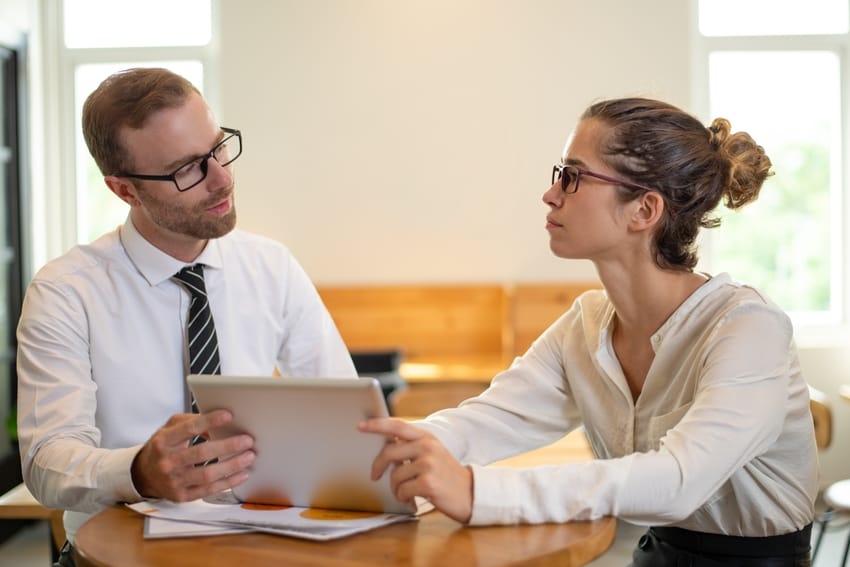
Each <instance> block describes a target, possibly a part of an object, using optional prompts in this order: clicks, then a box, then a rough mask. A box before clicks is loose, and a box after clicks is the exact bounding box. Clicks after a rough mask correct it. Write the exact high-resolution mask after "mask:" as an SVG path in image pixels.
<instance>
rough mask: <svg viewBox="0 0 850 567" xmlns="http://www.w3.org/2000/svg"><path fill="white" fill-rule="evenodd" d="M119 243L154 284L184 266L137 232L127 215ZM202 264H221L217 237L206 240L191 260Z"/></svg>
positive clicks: (216, 265) (145, 276) (213, 265)
mask: <svg viewBox="0 0 850 567" xmlns="http://www.w3.org/2000/svg"><path fill="white" fill-rule="evenodd" d="M120 236H121V245H122V246H123V247H124V250H125V251H126V252H127V256H129V257H130V261H131V262H133V264H134V265H135V266H136V269H137V270H139V273H141V274H142V277H144V278H145V279H146V280H147V282H148V283H149V284H150V285H152V286H156V285H159V284H160V283H162V282H164V281H165V280H168V279H170V278H171V276H173V275H174V274H176V273H177V272H178V271H180V269H181V268H183V267H184V266H186V264H185V263H184V262H181V261H180V260H178V259H176V258H174V257H172V256H169V255H168V254H166V253H165V252H163V251H162V250H160V249H159V248H157V247H156V246H154V245H153V244H151V243H150V242H148V241H147V240H145V237H143V236H142V235H141V234H139V231H138V230H136V226H135V225H134V224H133V221H132V220H131V219H130V217H129V215H128V216H127V220H126V221H125V222H124V226H122V227H121V231H120ZM192 263H193V264H203V265H204V266H206V267H209V268H214V269H218V268H221V266H222V258H221V247H220V245H219V242H218V239H215V238H212V239H210V240H208V241H207V245H206V246H205V247H204V251H203V252H201V255H200V256H198V258H197V259H196V260H195V261H194V262H192Z"/></svg>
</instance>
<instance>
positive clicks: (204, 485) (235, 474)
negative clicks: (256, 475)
mask: <svg viewBox="0 0 850 567" xmlns="http://www.w3.org/2000/svg"><path fill="white" fill-rule="evenodd" d="M232 419H233V416H232V415H231V414H230V412H228V411H226V410H215V411H212V412H210V413H205V414H178V415H174V416H172V417H171V419H169V420H168V422H167V423H166V424H165V425H164V426H162V427H161V428H160V429H158V430H157V431H156V433H154V434H153V436H151V438H150V439H148V441H147V443H145V444H144V445H143V446H142V449H141V450H140V451H139V452H138V454H137V455H136V458H135V459H134V460H133V465H132V467H131V471H130V472H131V474H132V477H133V484H134V485H135V487H136V490H137V491H138V492H139V494H141V495H142V496H144V497H145V498H165V499H168V500H172V501H174V502H187V501H189V500H196V499H198V498H203V497H204V496H209V495H210V494H216V493H219V492H221V491H223V490H227V489H228V488H232V487H234V486H236V485H238V484H242V483H243V482H245V481H246V480H247V479H248V472H247V471H246V469H247V468H248V467H250V466H251V465H252V464H253V463H254V458H255V454H254V451H253V450H252V449H253V446H254V440H253V439H252V438H251V436H250V435H236V436H233V437H228V438H226V439H219V440H216V441H207V442H206V443H200V444H197V445H192V446H190V445H189V443H190V442H191V440H192V439H194V438H195V437H196V436H198V435H201V436H203V435H205V434H206V432H207V431H209V430H210V429H215V428H216V427H221V426H223V425H226V424H228V423H230V421H231V420H232ZM215 459H217V460H218V461H217V462H214V463H212V464H207V465H205V466H197V465H198V463H207V462H208V461H211V460H215Z"/></svg>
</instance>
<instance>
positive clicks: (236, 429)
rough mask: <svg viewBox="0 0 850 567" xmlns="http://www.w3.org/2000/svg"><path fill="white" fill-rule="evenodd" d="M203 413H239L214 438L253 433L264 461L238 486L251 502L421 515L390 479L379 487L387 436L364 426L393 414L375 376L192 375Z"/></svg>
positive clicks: (191, 382)
mask: <svg viewBox="0 0 850 567" xmlns="http://www.w3.org/2000/svg"><path fill="white" fill-rule="evenodd" d="M187 380H188V383H189V388H190V389H191V391H192V394H193V395H194V396H195V400H196V401H197V403H198V407H199V408H200V410H201V411H202V412H204V411H211V410H213V409H217V408H225V409H228V410H230V412H231V413H232V414H233V422H232V423H231V424H230V425H229V426H227V427H226V428H221V429H217V430H215V431H211V432H210V435H211V436H212V437H213V438H221V437H224V436H228V435H234V434H237V433H243V432H244V433H248V434H249V435H251V436H252V437H253V438H254V450H255V451H256V453H257V458H256V461H255V462H254V465H253V467H252V468H251V470H250V476H249V478H248V480H247V481H246V482H245V483H243V484H241V485H239V486H237V487H235V488H233V494H234V495H235V496H236V497H237V498H238V499H240V500H241V501H243V502H249V503H255V504H265V505H284V506H302V507H309V508H328V509H336V510H357V511H370V512H388V513H400V514H401V513H404V514H408V513H414V512H415V509H414V507H413V506H412V505H409V504H405V503H402V502H399V501H398V500H396V499H395V497H394V496H393V495H392V493H391V492H390V487H389V475H388V474H384V475H383V477H382V478H381V479H380V480H378V481H377V482H375V481H372V480H371V478H370V473H371V469H372V462H373V461H374V459H375V457H376V456H377V455H378V452H379V451H380V450H381V448H382V447H383V445H384V442H385V440H384V437H382V436H380V435H375V434H370V433H362V432H360V431H358V430H357V422H358V421H360V420H361V419H364V418H367V417H381V416H387V415H388V412H387V405H386V402H385V401H384V397H383V394H382V393H381V387H380V385H379V383H378V381H377V380H375V379H374V378H280V377H249V376H210V375H190V376H189V377H188V378H187Z"/></svg>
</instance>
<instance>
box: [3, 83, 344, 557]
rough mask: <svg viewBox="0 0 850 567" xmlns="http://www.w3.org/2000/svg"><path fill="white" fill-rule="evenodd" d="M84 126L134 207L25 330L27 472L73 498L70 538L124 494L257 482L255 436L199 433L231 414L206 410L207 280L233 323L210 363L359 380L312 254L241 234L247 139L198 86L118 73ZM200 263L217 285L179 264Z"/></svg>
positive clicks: (21, 329) (50, 274)
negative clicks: (196, 389)
mask: <svg viewBox="0 0 850 567" xmlns="http://www.w3.org/2000/svg"><path fill="white" fill-rule="evenodd" d="M83 131H84V134H85V138H86V143H87V144H88V147H89V150H90V152H91V153H92V156H93V157H94V159H95V161H96V162H97V165H98V167H99V168H100V170H101V172H102V173H103V174H104V176H105V177H104V180H105V182H106V185H107V186H108V187H109V189H110V190H111V191H112V192H113V193H114V194H115V195H117V196H118V197H119V198H120V199H121V200H123V201H124V202H126V203H127V204H128V205H129V206H130V213H129V216H128V218H127V221H126V222H125V224H124V225H123V226H121V227H119V228H118V229H116V230H115V231H113V232H111V233H108V234H106V235H104V236H102V237H101V238H99V239H98V240H96V241H95V242H93V243H91V244H89V245H85V246H77V247H75V248H73V249H72V250H70V251H69V252H68V253H66V254H65V255H63V256H61V257H60V258H58V259H56V260H53V261H51V262H50V263H48V264H47V265H46V266H45V267H44V268H42V269H41V270H40V271H39V273H38V274H36V276H35V278H34V279H33V280H32V282H31V283H30V285H29V288H28V290H27V294H26V297H25V300H24V305H23V309H22V315H21V319H20V322H19V326H18V343H19V346H18V377H19V384H18V413H19V437H20V446H21V461H22V469H23V475H24V479H25V481H26V484H27V486H28V487H29V489H30V490H31V491H32V493H33V494H34V495H35V497H36V498H37V499H38V500H39V501H40V502H41V503H42V504H43V505H45V506H47V507H50V508H62V509H65V510H67V512H66V514H65V529H66V532H67V535H68V539H69V541H70V542H71V543H73V538H74V534H75V532H76V530H77V528H78V527H79V526H80V524H81V523H82V522H83V521H84V520H85V519H87V518H88V517H89V516H90V515H91V514H93V513H95V512H97V511H98V510H101V509H103V508H104V507H107V506H110V505H112V504H114V503H116V502H121V501H138V500H140V499H143V498H167V499H169V500H173V501H188V500H193V499H197V498H202V497H205V496H208V495H210V494H214V493H217V492H220V491H222V490H225V489H228V488H231V487H233V486H235V485H237V484H240V483H241V482H244V480H245V479H246V478H247V474H248V473H247V469H248V467H250V465H251V463H252V462H253V460H254V453H253V451H252V443H253V441H252V439H251V438H250V437H248V436H235V437H231V438H228V439H224V440H217V441H209V442H206V443H200V444H195V443H192V440H193V439H195V438H196V437H198V436H202V435H203V433H204V432H206V431H207V430H209V429H210V428H212V427H216V426H220V425H223V424H225V423H227V422H229V421H230V419H231V416H230V414H229V413H228V412H226V411H223V410H219V411H216V412H211V413H209V414H204V415H200V414H197V413H194V414H193V413H190V411H189V410H190V405H191V396H190V395H189V392H188V389H187V387H186V383H185V376H186V375H187V374H188V373H190V372H196V371H197V370H195V369H196V366H195V365H194V363H193V361H190V360H189V357H190V356H189V355H190V353H193V351H192V348H193V347H191V346H187V341H188V340H190V339H191V337H187V334H188V335H191V334H192V330H191V328H190V329H189V330H188V331H187V324H189V325H191V323H187V318H188V317H189V313H190V307H189V305H190V302H191V301H192V297H193V295H191V293H190V291H191V290H190V288H192V287H201V288H203V287H205V288H206V296H207V297H208V298H209V302H208V307H207V308H206V315H204V317H205V318H206V319H209V313H210V312H211V314H212V325H213V330H214V332H213V335H215V336H217V343H218V349H217V352H214V351H215V350H216V349H215V346H214V345H215V337H213V340H212V343H211V344H212V347H211V348H212V350H211V351H210V355H211V356H210V360H212V359H213V358H214V360H215V365H214V367H212V366H211V367H209V368H206V369H205V370H204V371H203V372H204V373H218V372H219V371H220V372H221V373H224V374H246V375H270V374H272V373H273V372H274V371H279V372H280V373H281V374H282V375H284V376H317V375H322V376H338V377H354V376H356V372H355V369H354V366H353V364H352V361H351V357H350V355H349V354H348V350H347V349H346V347H345V345H344V344H343V341H342V339H341V338H340V336H339V333H338V331H337V329H336V327H335V326H334V324H333V321H332V319H331V317H330V315H329V314H328V312H327V310H326V309H325V307H324V305H323V303H322V302H321V300H320V298H319V296H318V294H317V292H316V290H315V287H314V286H313V285H312V283H311V282H310V280H309V279H308V277H307V275H306V274H305V273H304V271H303V270H302V268H301V267H300V266H299V264H298V263H297V261H296V260H295V258H293V256H292V255H291V254H290V253H289V251H288V250H287V249H286V248H285V247H284V246H282V245H281V244H279V243H277V242H274V241H272V240H270V239H267V238H263V237H260V236H256V235H251V234H247V233H245V232H241V231H239V230H234V227H235V224H236V209H235V207H234V172H233V162H234V160H236V158H238V157H239V155H240V154H241V152H242V136H241V133H240V132H239V131H237V130H232V129H229V128H224V127H221V126H220V125H219V124H218V123H217V121H216V119H215V117H214V116H213V113H212V112H211V110H210V108H209V106H208V105H207V103H206V102H205V101H204V99H203V98H202V96H201V95H200V93H199V92H198V91H197V89H195V87H193V86H192V84H191V83H189V82H188V81H187V80H186V79H184V78H183V77H180V76H179V75H175V74H174V73H172V72H170V71H167V70H165V69H131V70H127V71H123V72H120V73H117V74H115V75H113V76H111V77H109V78H107V79H106V80H105V81H104V82H103V83H102V84H101V85H100V86H99V87H98V88H97V90H95V91H94V92H93V93H92V94H91V95H90V96H89V98H88V99H87V101H86V103H85V105H84V107H83ZM197 265H199V266H200V267H201V269H202V272H200V273H196V274H195V276H196V277H198V278H199V279H200V281H201V284H200V286H194V284H192V285H189V284H187V283H184V280H181V279H176V278H175V275H176V274H177V273H178V272H180V271H181V269H183V268H184V267H187V266H197ZM201 295H202V296H203V293H202V294H201ZM204 300H205V298H204ZM192 313H194V311H193V312H192ZM193 316H194V315H193ZM208 339H209V337H207V338H205V339H204V341H207V340H208ZM192 356H193V358H196V357H194V354H192ZM204 356H205V357H206V356H207V355H206V354H205V355H204ZM211 460H212V461H213V462H211V463H210V464H208V465H207V466H204V467H198V466H195V465H196V464H197V463H201V462H207V461H211ZM68 547H69V546H67V545H66V548H68ZM65 555H66V556H67V555H68V553H66V554H65ZM63 559H67V557H66V558H63Z"/></svg>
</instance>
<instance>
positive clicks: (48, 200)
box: [33, 0, 221, 266]
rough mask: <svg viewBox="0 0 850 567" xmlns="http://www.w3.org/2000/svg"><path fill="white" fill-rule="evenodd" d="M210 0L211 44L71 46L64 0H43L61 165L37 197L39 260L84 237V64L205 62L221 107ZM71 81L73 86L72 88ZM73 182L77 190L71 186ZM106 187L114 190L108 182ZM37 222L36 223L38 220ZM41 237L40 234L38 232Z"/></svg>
mask: <svg viewBox="0 0 850 567" xmlns="http://www.w3.org/2000/svg"><path fill="white" fill-rule="evenodd" d="M209 1H210V14H211V21H210V25H211V27H212V30H211V36H210V37H211V39H210V43H208V44H207V45H192V46H155V47H106V48H93V47H87V48H69V47H66V46H65V41H64V21H63V18H64V9H65V2H64V0H55V1H51V2H45V3H43V4H42V6H43V10H44V14H43V16H44V17H43V22H44V37H43V46H44V61H45V72H44V85H43V86H44V93H45V102H46V104H45V109H44V110H45V112H44V124H45V126H44V131H45V142H46V143H45V148H44V152H45V163H51V164H56V167H55V168H53V169H51V170H50V171H46V172H45V180H44V190H43V191H44V193H43V196H42V197H41V198H40V199H37V205H39V206H37V207H36V210H34V211H33V218H43V219H45V222H46V223H47V226H49V227H50V230H48V231H44V228H43V227H42V228H41V229H39V228H38V227H36V228H34V229H33V230H34V231H35V232H38V231H41V232H42V233H45V232H46V233H47V237H46V239H45V238H44V237H40V238H41V239H42V241H41V242H40V243H39V244H40V246H39V247H38V249H37V250H34V253H33V255H34V258H33V263H34V265H36V266H40V265H43V264H44V263H45V262H46V261H47V260H49V259H50V258H53V257H55V256H58V255H59V254H61V253H63V252H64V251H65V250H68V249H69V248H70V247H72V246H74V245H75V244H78V243H80V242H81V241H82V240H83V239H82V238H81V236H80V235H81V231H80V223H79V219H80V211H79V206H78V203H79V197H80V196H79V195H78V188H77V186H76V183H77V181H76V180H77V167H76V150H77V148H76V140H77V137H78V134H79V130H80V128H81V125H80V124H78V123H77V116H76V114H77V109H76V108H75V100H74V94H73V87H74V85H75V82H74V81H75V71H76V68H77V67H78V66H79V65H86V64H99V63H106V64H109V63H123V62H131V63H132V62H138V63H140V64H144V63H146V62H149V61H158V62H167V61H186V60H193V61H198V62H200V64H201V66H202V67H203V70H204V71H203V73H204V79H203V80H204V84H203V87H202V90H203V91H204V97H205V99H206V100H207V102H208V103H209V104H210V106H211V107H212V108H213V109H214V110H215V109H217V108H218V107H219V106H220V105H219V89H218V84H219V68H218V65H217V63H216V62H217V54H218V51H219V38H220V36H221V34H220V8H219V1H220V0H209ZM69 86H70V88H69ZM69 185H70V186H71V187H70V188H71V189H72V190H69ZM103 190H104V191H108V189H107V188H106V186H105V185H104V186H103ZM33 224H35V223H33ZM36 238H39V237H38V236H36Z"/></svg>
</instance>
